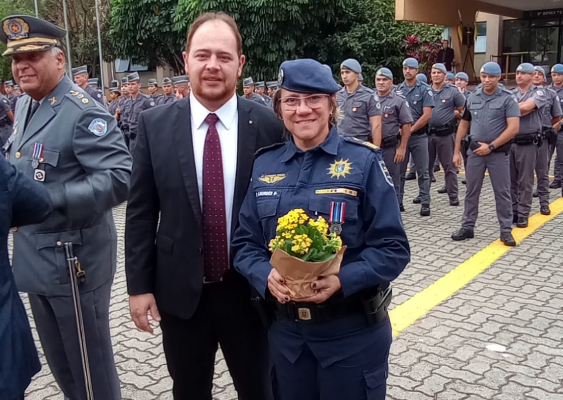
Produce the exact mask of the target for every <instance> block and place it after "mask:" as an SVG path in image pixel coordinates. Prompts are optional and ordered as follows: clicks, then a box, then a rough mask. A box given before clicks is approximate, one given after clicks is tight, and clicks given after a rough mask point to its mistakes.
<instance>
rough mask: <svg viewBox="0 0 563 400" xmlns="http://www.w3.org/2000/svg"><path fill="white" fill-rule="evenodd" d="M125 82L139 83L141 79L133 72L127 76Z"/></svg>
mask: <svg viewBox="0 0 563 400" xmlns="http://www.w3.org/2000/svg"><path fill="white" fill-rule="evenodd" d="M127 80H128V81H129V82H140V81H141V78H140V77H139V73H138V72H133V73H132V74H129V75H127Z"/></svg>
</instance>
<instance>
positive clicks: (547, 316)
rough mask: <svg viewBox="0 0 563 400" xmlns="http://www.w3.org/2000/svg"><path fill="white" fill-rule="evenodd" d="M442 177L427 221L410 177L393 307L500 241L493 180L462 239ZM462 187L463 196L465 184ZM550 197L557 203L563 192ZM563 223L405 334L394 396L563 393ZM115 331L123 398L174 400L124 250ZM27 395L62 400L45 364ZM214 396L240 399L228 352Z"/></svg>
mask: <svg viewBox="0 0 563 400" xmlns="http://www.w3.org/2000/svg"><path fill="white" fill-rule="evenodd" d="M437 178H438V183H436V184H434V185H433V187H432V194H433V200H432V216H431V217H429V218H421V217H419V216H418V211H419V206H417V205H414V204H412V203H410V199H412V198H413V197H414V196H415V192H416V189H415V188H416V183H415V182H414V181H409V182H407V194H406V197H405V206H406V208H407V210H406V212H405V213H404V214H403V216H404V222H405V226H406V228H407V232H408V235H409V239H410V242H411V246H412V262H411V264H410V265H409V266H408V267H407V269H406V270H405V272H404V273H403V274H402V276H401V277H400V278H399V279H398V280H397V281H396V283H395V285H394V287H395V289H394V292H395V298H394V305H398V304H401V303H402V302H404V301H406V300H407V299H409V298H410V297H412V296H413V295H414V294H416V293H417V292H419V291H420V290H422V289H424V288H426V287H427V286H428V285H429V284H431V283H432V282H434V281H436V280H437V279H439V278H440V277H442V276H443V275H444V274H446V273H447V272H448V271H450V270H452V269H454V268H455V267H456V266H458V265H459V264H460V263H461V262H463V261H465V260H466V259H468V258H469V257H471V256H472V255H473V254H475V253H477V252H478V251H480V250H482V249H483V248H484V247H486V246H487V245H488V244H490V243H491V242H492V241H494V240H495V239H497V238H498V233H499V232H498V224H497V221H496V216H495V214H494V201H493V197H492V191H491V190H490V187H489V181H488V179H487V181H486V182H485V187H484V191H483V199H482V203H481V204H482V206H481V210H480V211H481V215H480V218H479V221H478V226H477V228H476V232H475V233H476V237H475V239H473V240H471V241H466V242H462V243H456V242H453V241H452V240H451V239H450V238H449V235H450V234H451V233H452V232H453V231H454V230H456V229H457V228H458V227H459V225H460V222H461V213H462V211H463V205H462V206H461V207H457V208H456V207H450V206H449V205H448V202H447V195H439V194H437V193H436V190H437V189H438V188H440V187H441V186H442V184H443V174H437ZM461 179H462V175H460V180H461ZM460 188H461V191H462V193H460V198H461V199H463V191H464V190H465V187H464V186H463V185H460ZM551 194H552V197H553V199H555V198H556V196H557V195H559V194H560V192H559V191H558V190H557V191H552V192H551ZM537 211H539V206H538V205H537V201H535V202H534V212H537ZM115 217H116V221H117V224H118V231H119V234H120V249H122V248H123V239H122V238H123V222H124V208H123V207H119V208H117V209H116V210H115ZM562 223H563V215H560V216H557V217H556V218H554V219H553V220H552V221H550V222H548V223H546V224H545V225H544V226H542V227H541V228H539V229H538V230H537V231H536V232H534V233H533V234H532V235H531V236H529V237H528V238H527V239H526V240H525V241H524V242H523V243H521V244H519V245H518V246H517V247H516V248H514V249H511V250H510V251H509V252H508V253H506V254H505V255H504V256H502V257H501V258H500V259H498V260H497V261H496V262H495V263H493V264H492V265H491V267H490V268H489V269H487V270H486V271H485V272H484V273H483V274H481V275H480V276H478V277H477V278H476V279H475V280H474V281H473V282H471V283H470V284H469V285H467V286H466V287H465V288H463V289H462V290H460V291H459V292H457V293H455V294H454V295H453V296H452V297H451V298H450V299H448V300H447V301H446V302H444V303H443V304H441V305H440V306H438V307H436V308H434V309H433V310H432V311H431V312H430V313H428V314H427V315H426V316H425V317H423V318H422V319H420V320H419V321H418V322H417V323H415V324H414V325H413V326H411V327H410V328H408V329H406V330H404V331H403V332H402V333H400V334H399V336H398V337H397V338H396V339H395V342H394V344H393V347H392V351H391V359H390V377H389V380H388V398H389V399H393V400H399V399H406V400H418V399H421V400H423V399H443V400H469V399H471V400H477V399H487V400H489V399H495V400H497V399H498V400H501V399H502V400H518V399H538V400H539V399H543V400H558V399H563V381H562V379H563V345H562V342H563V318H562V315H563V313H562V309H563V289H562V287H563V271H562V270H561V269H562V268H563V241H562V240H561V237H563V224H562ZM111 327H112V333H113V338H114V350H115V359H116V363H117V368H118V372H119V375H120V379H121V382H122V392H123V397H124V399H131V400H143V399H172V395H171V392H170V389H171V380H170V378H168V374H167V370H166V365H165V361H164V357H163V353H162V345H161V338H160V336H159V335H158V334H157V335H156V336H151V335H148V334H145V333H140V332H138V331H137V330H136V329H135V328H134V326H133V323H132V322H130V318H129V312H128V302H127V295H126V288H125V276H124V271H123V253H122V251H120V253H119V268H118V273H117V276H116V279H115V283H114V288H113V298H112V306H111ZM157 333H159V331H157ZM38 346H39V342H38ZM499 350H500V351H499ZM42 361H43V362H44V361H45V360H44V358H43V357H42ZM28 398H29V399H30V400H47V399H62V395H61V394H60V391H59V390H58V388H57V386H56V384H55V383H54V381H53V379H52V376H51V375H50V372H49V369H48V367H47V366H46V364H45V363H44V368H43V370H42V371H41V372H40V373H39V374H38V375H37V376H36V378H35V379H34V381H33V382H32V384H31V386H30V387H29V390H28ZM214 399H216V400H228V399H236V393H235V391H234V388H233V386H232V383H231V380H230V376H229V374H228V371H227V368H226V364H225V361H224V360H223V358H222V356H221V354H219V355H218V357H217V367H216V374H215V381H214ZM296 400H299V399H296ZM350 400H353V399H350Z"/></svg>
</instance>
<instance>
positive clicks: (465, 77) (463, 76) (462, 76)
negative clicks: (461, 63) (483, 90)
mask: <svg viewBox="0 0 563 400" xmlns="http://www.w3.org/2000/svg"><path fill="white" fill-rule="evenodd" d="M455 77H456V78H459V79H461V80H463V81H466V82H469V75H467V74H466V73H465V72H458V73H457V74H456V76H455Z"/></svg>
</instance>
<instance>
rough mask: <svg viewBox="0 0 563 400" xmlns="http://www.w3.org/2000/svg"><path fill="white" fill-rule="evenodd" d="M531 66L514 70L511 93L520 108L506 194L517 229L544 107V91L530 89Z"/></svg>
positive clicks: (527, 203) (528, 201)
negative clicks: (514, 85)
mask: <svg viewBox="0 0 563 400" xmlns="http://www.w3.org/2000/svg"><path fill="white" fill-rule="evenodd" d="M534 72H535V69H534V66H533V65H532V64H530V63H523V64H520V65H519V66H518V67H517V68H516V84H517V85H518V87H516V88H514V89H513V90H512V92H513V93H514V95H515V96H516V99H517V100H518V105H519V107H520V114H521V117H520V129H519V131H518V134H517V135H516V136H515V137H514V144H513V145H512V147H511V148H510V194H511V196H512V213H513V223H515V224H516V226H517V227H518V228H526V227H527V226H528V218H529V216H530V210H531V209H532V200H533V199H532V194H533V191H534V167H535V165H536V159H537V156H538V146H539V145H540V144H541V132H542V122H541V119H542V118H541V117H542V116H541V112H540V111H539V110H540V109H541V108H542V107H544V106H545V105H546V103H547V92H546V89H545V88H538V87H537V86H534V84H533V83H532V80H533V79H534Z"/></svg>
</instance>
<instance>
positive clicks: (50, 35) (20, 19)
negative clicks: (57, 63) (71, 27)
mask: <svg viewBox="0 0 563 400" xmlns="http://www.w3.org/2000/svg"><path fill="white" fill-rule="evenodd" d="M0 25H1V26H2V29H1V30H0V40H1V41H2V42H3V43H5V44H6V47H7V49H6V51H5V52H4V53H3V54H2V55H3V56H8V55H11V54H17V53H30V52H34V51H45V50H49V49H51V48H53V47H61V39H62V38H63V37H64V36H65V35H66V31H65V30H64V29H63V28H60V27H58V26H57V25H55V24H52V23H50V22H47V21H44V20H42V19H39V18H35V17H31V16H29V15H10V16H9V17H6V18H4V19H3V20H2V22H0ZM24 39H25V40H24Z"/></svg>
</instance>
